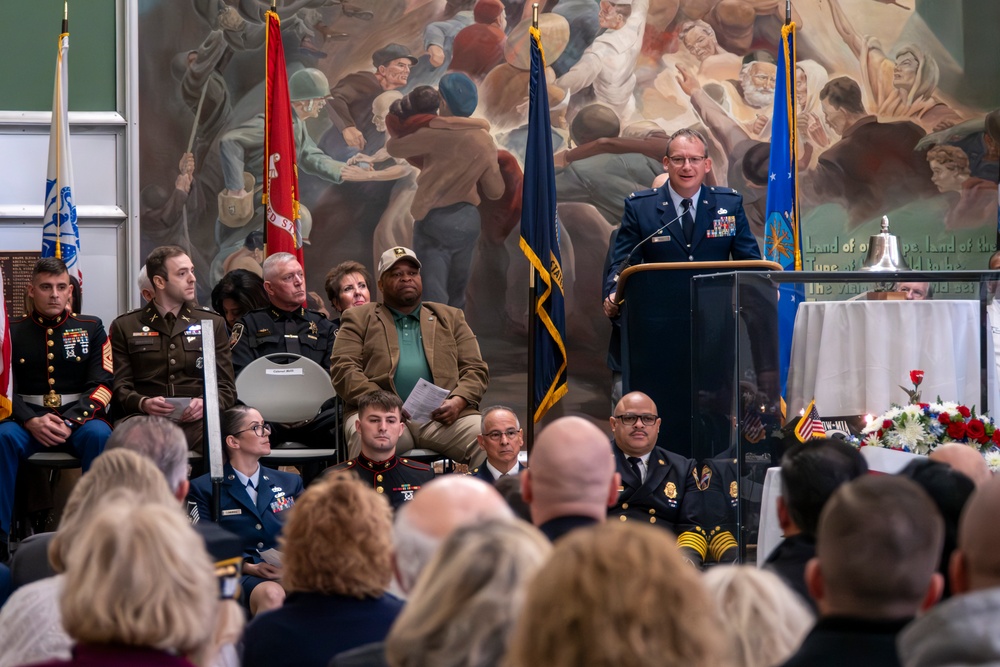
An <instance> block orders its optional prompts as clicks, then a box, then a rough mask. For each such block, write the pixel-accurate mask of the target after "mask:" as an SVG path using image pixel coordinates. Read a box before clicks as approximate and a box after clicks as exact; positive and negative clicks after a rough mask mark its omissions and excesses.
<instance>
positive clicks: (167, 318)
mask: <svg viewBox="0 0 1000 667" xmlns="http://www.w3.org/2000/svg"><path fill="white" fill-rule="evenodd" d="M163 322H164V324H166V325H167V328H168V329H169V330H170V331H173V330H174V324H175V323H176V322H177V316H176V315H174V314H173V313H167V314H166V315H164V316H163Z"/></svg>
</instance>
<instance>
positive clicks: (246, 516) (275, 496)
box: [188, 463, 303, 602]
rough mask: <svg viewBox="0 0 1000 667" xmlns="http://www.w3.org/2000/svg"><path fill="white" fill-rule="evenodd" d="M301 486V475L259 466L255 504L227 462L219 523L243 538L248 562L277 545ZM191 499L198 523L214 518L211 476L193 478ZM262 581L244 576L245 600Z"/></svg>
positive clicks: (242, 580) (254, 561)
mask: <svg viewBox="0 0 1000 667" xmlns="http://www.w3.org/2000/svg"><path fill="white" fill-rule="evenodd" d="M302 489H303V487H302V478H301V477H300V476H298V475H295V474H292V473H287V472H280V471H278V470H272V469H271V468H265V467H264V466H260V473H259V475H258V477H257V502H256V503H255V502H253V501H252V500H251V499H250V494H249V493H248V492H247V489H246V487H245V486H243V484H241V483H240V480H239V479H238V478H237V477H236V472H235V471H234V470H233V466H232V465H230V464H229V463H227V464H226V465H225V466H224V467H223V471H222V485H221V488H220V492H219V521H218V524H219V526H220V527H221V528H224V529H226V530H228V531H229V532H231V533H233V534H234V535H236V536H237V537H238V538H239V539H240V540H241V541H242V543H243V557H244V560H245V561H247V562H250V563H260V562H261V561H262V560H263V559H262V558H261V557H260V552H261V551H266V550H268V549H273V548H275V547H277V546H278V536H279V535H281V529H282V527H283V526H284V525H285V521H286V520H287V519H288V510H289V509H291V508H292V507H293V506H294V505H295V499H296V498H298V497H299V496H300V495H301V494H302ZM188 500H189V501H191V502H193V503H195V505H196V506H197V510H198V519H199V523H200V522H201V521H211V520H212V509H211V508H212V478H211V475H207V474H206V475H201V476H200V477H197V478H195V479H193V480H191V491H190V492H189V493H188ZM262 581H264V579H261V578H260V577H253V576H250V575H243V577H242V579H241V580H240V583H241V585H242V588H243V599H244V602H248V601H249V599H250V591H252V590H253V589H254V587H255V586H256V585H257V584H259V583H261V582H262Z"/></svg>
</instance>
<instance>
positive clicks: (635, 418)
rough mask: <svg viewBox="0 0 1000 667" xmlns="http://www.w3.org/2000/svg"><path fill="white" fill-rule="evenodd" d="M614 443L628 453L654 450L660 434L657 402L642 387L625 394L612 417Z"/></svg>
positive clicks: (637, 453) (642, 454) (638, 454)
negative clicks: (643, 391)
mask: <svg viewBox="0 0 1000 667" xmlns="http://www.w3.org/2000/svg"><path fill="white" fill-rule="evenodd" d="M609 421H610V422H611V433H612V434H613V435H614V439H615V446H617V447H618V449H620V450H622V451H623V452H624V453H625V456H645V455H646V454H648V453H650V452H651V451H653V447H655V446H656V439H657V437H659V434H660V418H659V416H658V415H657V413H656V403H654V402H653V399H651V398H650V397H649V396H647V395H646V394H644V393H642V392H641V391H633V392H631V393H629V394H625V395H624V396H622V398H621V400H620V401H618V405H616V406H615V412H614V414H613V415H612V416H611V419H610V420H609Z"/></svg>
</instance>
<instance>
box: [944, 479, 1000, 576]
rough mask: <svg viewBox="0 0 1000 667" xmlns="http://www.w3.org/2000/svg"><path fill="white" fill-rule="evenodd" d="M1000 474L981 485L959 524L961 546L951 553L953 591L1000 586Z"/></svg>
mask: <svg viewBox="0 0 1000 667" xmlns="http://www.w3.org/2000/svg"><path fill="white" fill-rule="evenodd" d="M998 512H1000V477H994V478H993V479H991V480H989V481H987V482H985V483H983V485H982V486H980V487H978V488H977V489H976V491H975V493H973V494H972V497H971V498H970V499H969V502H968V503H967V504H966V506H965V511H964V512H962V519H961V521H960V522H959V525H958V547H957V548H956V549H955V552H954V553H953V554H952V556H951V563H950V569H949V575H950V576H949V578H950V580H951V589H952V593H954V594H955V595H959V594H962V593H969V592H972V591H979V590H984V589H988V588H997V587H1000V531H997V529H996V517H997V513H998Z"/></svg>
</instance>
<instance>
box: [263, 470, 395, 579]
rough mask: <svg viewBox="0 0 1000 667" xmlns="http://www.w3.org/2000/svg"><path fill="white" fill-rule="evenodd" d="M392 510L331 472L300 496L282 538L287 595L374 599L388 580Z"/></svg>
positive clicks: (349, 476)
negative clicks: (318, 594)
mask: <svg viewBox="0 0 1000 667" xmlns="http://www.w3.org/2000/svg"><path fill="white" fill-rule="evenodd" d="M391 529H392V508H390V507H389V502H388V501H387V500H386V499H385V496H382V495H380V494H378V493H375V491H374V490H372V489H371V488H369V487H367V486H365V485H364V484H362V483H361V482H360V481H358V479H357V478H356V477H354V475H352V474H347V473H335V474H332V475H329V476H327V477H324V478H323V479H320V480H317V481H315V482H313V483H312V484H311V485H310V486H309V488H308V489H306V491H305V493H303V494H302V495H301V496H299V498H298V500H297V501H296V503H295V509H294V511H293V512H292V513H291V516H290V517H289V519H288V523H286V524H285V527H284V530H283V532H282V537H281V545H282V549H283V551H284V556H283V558H282V563H283V566H284V570H285V573H284V576H283V577H282V581H281V584H282V586H283V587H284V588H285V590H286V591H288V592H294V591H302V592H309V591H311V592H317V593H324V594H326V595H344V596H348V597H353V598H366V597H369V598H377V597H380V596H381V595H382V593H383V592H384V591H385V589H386V587H387V586H388V585H389V582H390V581H391V580H392V539H391V534H392V533H391Z"/></svg>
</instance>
